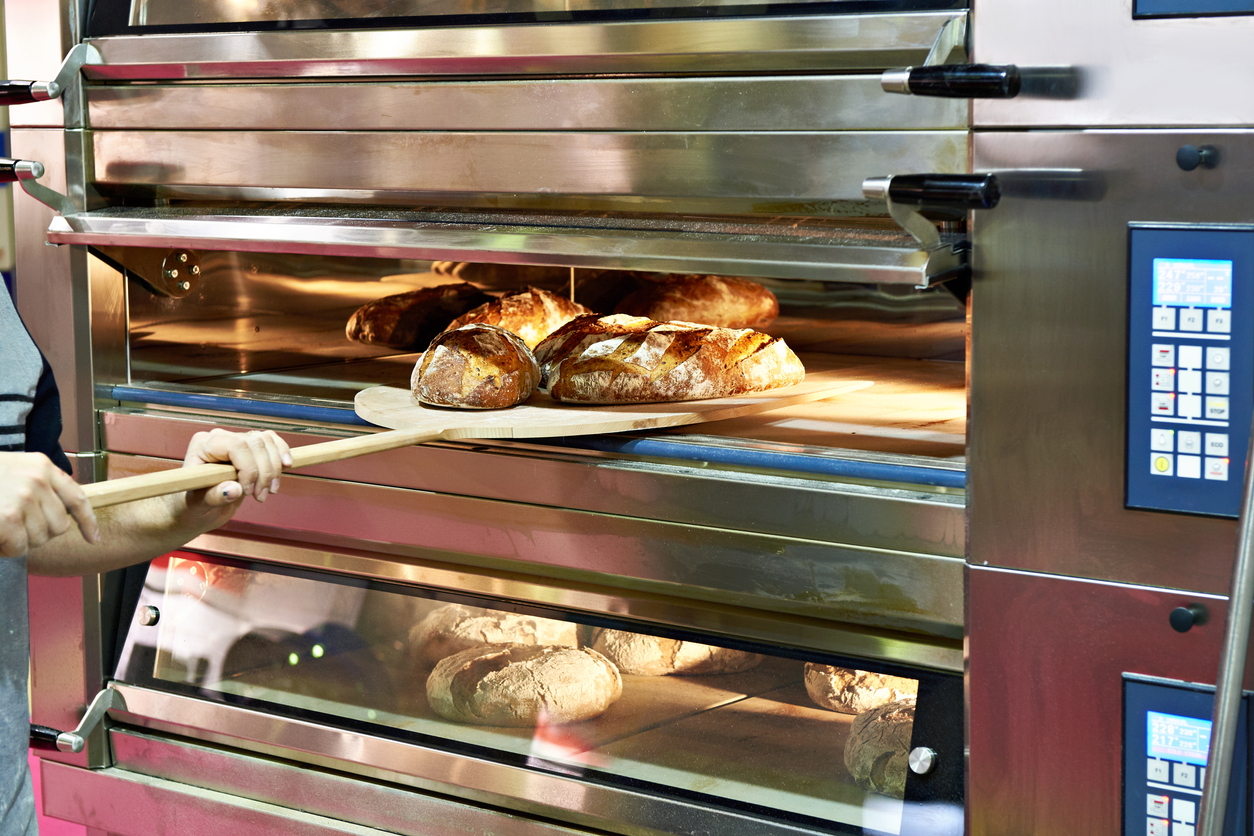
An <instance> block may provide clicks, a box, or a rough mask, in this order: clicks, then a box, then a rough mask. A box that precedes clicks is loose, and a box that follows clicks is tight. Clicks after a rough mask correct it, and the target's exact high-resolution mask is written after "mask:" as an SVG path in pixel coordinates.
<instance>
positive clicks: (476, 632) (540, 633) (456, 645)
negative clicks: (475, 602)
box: [409, 604, 579, 668]
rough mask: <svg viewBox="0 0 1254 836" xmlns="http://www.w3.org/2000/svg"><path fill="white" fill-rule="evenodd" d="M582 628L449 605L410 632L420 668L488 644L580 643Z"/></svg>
mask: <svg viewBox="0 0 1254 836" xmlns="http://www.w3.org/2000/svg"><path fill="white" fill-rule="evenodd" d="M577 631H578V627H577V625H575V624H572V623H570V622H568V621H558V620H557V619H553V618H539V617H537V616H534V615H519V614H518V613H512V612H500V611H498V610H485V609H480V608H479V607H466V606H462V605H461V604H447V605H445V606H443V607H440V608H439V609H436V610H432V611H431V612H429V613H427V615H426V617H425V618H423V619H422V621H420V622H418V623H417V624H415V625H414V627H413V628H412V629H411V630H410V631H409V652H410V657H411V658H412V659H413V661H414V663H415V664H416V665H418V666H419V667H423V668H430V667H434V666H435V664H436V663H437V662H439V661H440V660H441V659H445V658H447V657H449V656H452V655H453V654H455V653H460V652H461V651H463V650H467V649H469V648H472V647H482V646H483V645H488V644H518V645H564V646H566V647H576V646H577V645H578V644H579V638H578V632H577Z"/></svg>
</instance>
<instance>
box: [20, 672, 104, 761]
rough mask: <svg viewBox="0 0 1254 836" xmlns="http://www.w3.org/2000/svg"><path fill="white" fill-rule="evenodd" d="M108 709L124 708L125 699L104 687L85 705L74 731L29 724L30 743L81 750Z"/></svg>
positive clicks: (68, 749) (41, 746) (43, 746)
mask: <svg viewBox="0 0 1254 836" xmlns="http://www.w3.org/2000/svg"><path fill="white" fill-rule="evenodd" d="M109 709H117V710H119V711H125V710H126V700H125V699H123V698H122V694H121V693H120V692H118V691H116V690H114V689H113V688H109V687H107V686H106V687H105V689H104V690H103V691H101V692H100V693H98V694H96V698H95V699H94V700H92V701H91V705H89V706H88V707H87V713H86V714H84V715H83V719H82V720H80V721H79V723H78V726H77V727H76V728H75V729H74V731H68V732H59V731H57V730H56V729H50V728H48V727H47V726H36V725H31V735H30V745H31V747H32V748H36V749H54V748H55V749H59V750H60V751H62V752H75V753H77V752H81V751H83V749H85V748H86V747H87V738H88V737H89V736H90V735H91V733H92V732H93V731H95V730H96V727H97V726H99V725H100V723H101V721H102V720H104V717H105V714H106V713H107V712H108V711H109Z"/></svg>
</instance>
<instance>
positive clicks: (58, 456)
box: [26, 354, 73, 475]
mask: <svg viewBox="0 0 1254 836" xmlns="http://www.w3.org/2000/svg"><path fill="white" fill-rule="evenodd" d="M40 356H41V357H43V355H42V354H41V355H40ZM43 361H44V368H43V371H41V372H40V373H39V386H38V388H36V389H35V403H34V405H33V406H32V407H31V410H30V415H28V416H27V418H26V452H28V453H43V454H44V455H45V456H47V457H48V458H50V459H52V463H53V464H55V465H56V466H57V467H59V468H61V469H62V470H64V471H65V472H66V473H70V474H71V475H73V471H72V470H71V468H70V460H69V458H67V457H66V455H65V451H64V450H62V449H61V395H60V393H59V392H57V382H56V380H55V379H53V377H52V367H51V366H49V365H48V358H46V357H43Z"/></svg>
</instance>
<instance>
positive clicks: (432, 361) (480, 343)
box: [409, 323, 540, 409]
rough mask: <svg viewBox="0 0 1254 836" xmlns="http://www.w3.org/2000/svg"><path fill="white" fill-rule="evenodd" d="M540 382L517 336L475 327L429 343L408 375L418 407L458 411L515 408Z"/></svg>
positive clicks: (532, 359)
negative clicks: (452, 408) (446, 408)
mask: <svg viewBox="0 0 1254 836" xmlns="http://www.w3.org/2000/svg"><path fill="white" fill-rule="evenodd" d="M539 383H540V368H539V366H537V365H536V359H535V357H533V356H532V354H531V350H530V349H528V348H527V346H526V345H525V344H524V343H523V341H522V339H521V338H519V337H518V335H517V334H514V333H511V332H509V331H506V330H505V329H504V328H499V327H497V326H495V325H485V324H482V323H474V324H471V325H466V326H464V327H462V328H458V329H456V330H452V331H445V332H444V333H442V334H440V335H439V336H437V337H436V338H435V339H434V340H432V341H431V345H430V346H428V347H427V350H426V352H425V353H424V354H423V355H422V359H421V360H419V361H418V363H417V364H416V365H415V366H414V372H413V374H412V375H411V377H410V383H409V385H410V392H411V394H413V396H414V398H416V399H417V400H418V402H419V403H425V404H430V405H432V406H451V407H458V408H461V409H504V408H507V407H511V406H514V405H515V404H520V403H522V402H523V401H525V400H527V398H529V397H531V394H532V393H533V392H534V391H535V390H536V387H537V386H538V385H539Z"/></svg>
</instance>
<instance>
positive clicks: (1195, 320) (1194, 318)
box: [1180, 308, 1206, 331]
mask: <svg viewBox="0 0 1254 836" xmlns="http://www.w3.org/2000/svg"><path fill="white" fill-rule="evenodd" d="M1205 319H1206V317H1205V315H1204V313H1203V311H1202V309H1201V308H1185V309H1184V310H1182V311H1180V330H1181V331H1201V330H1202V328H1203V326H1204V325H1205V322H1204V320H1205Z"/></svg>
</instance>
